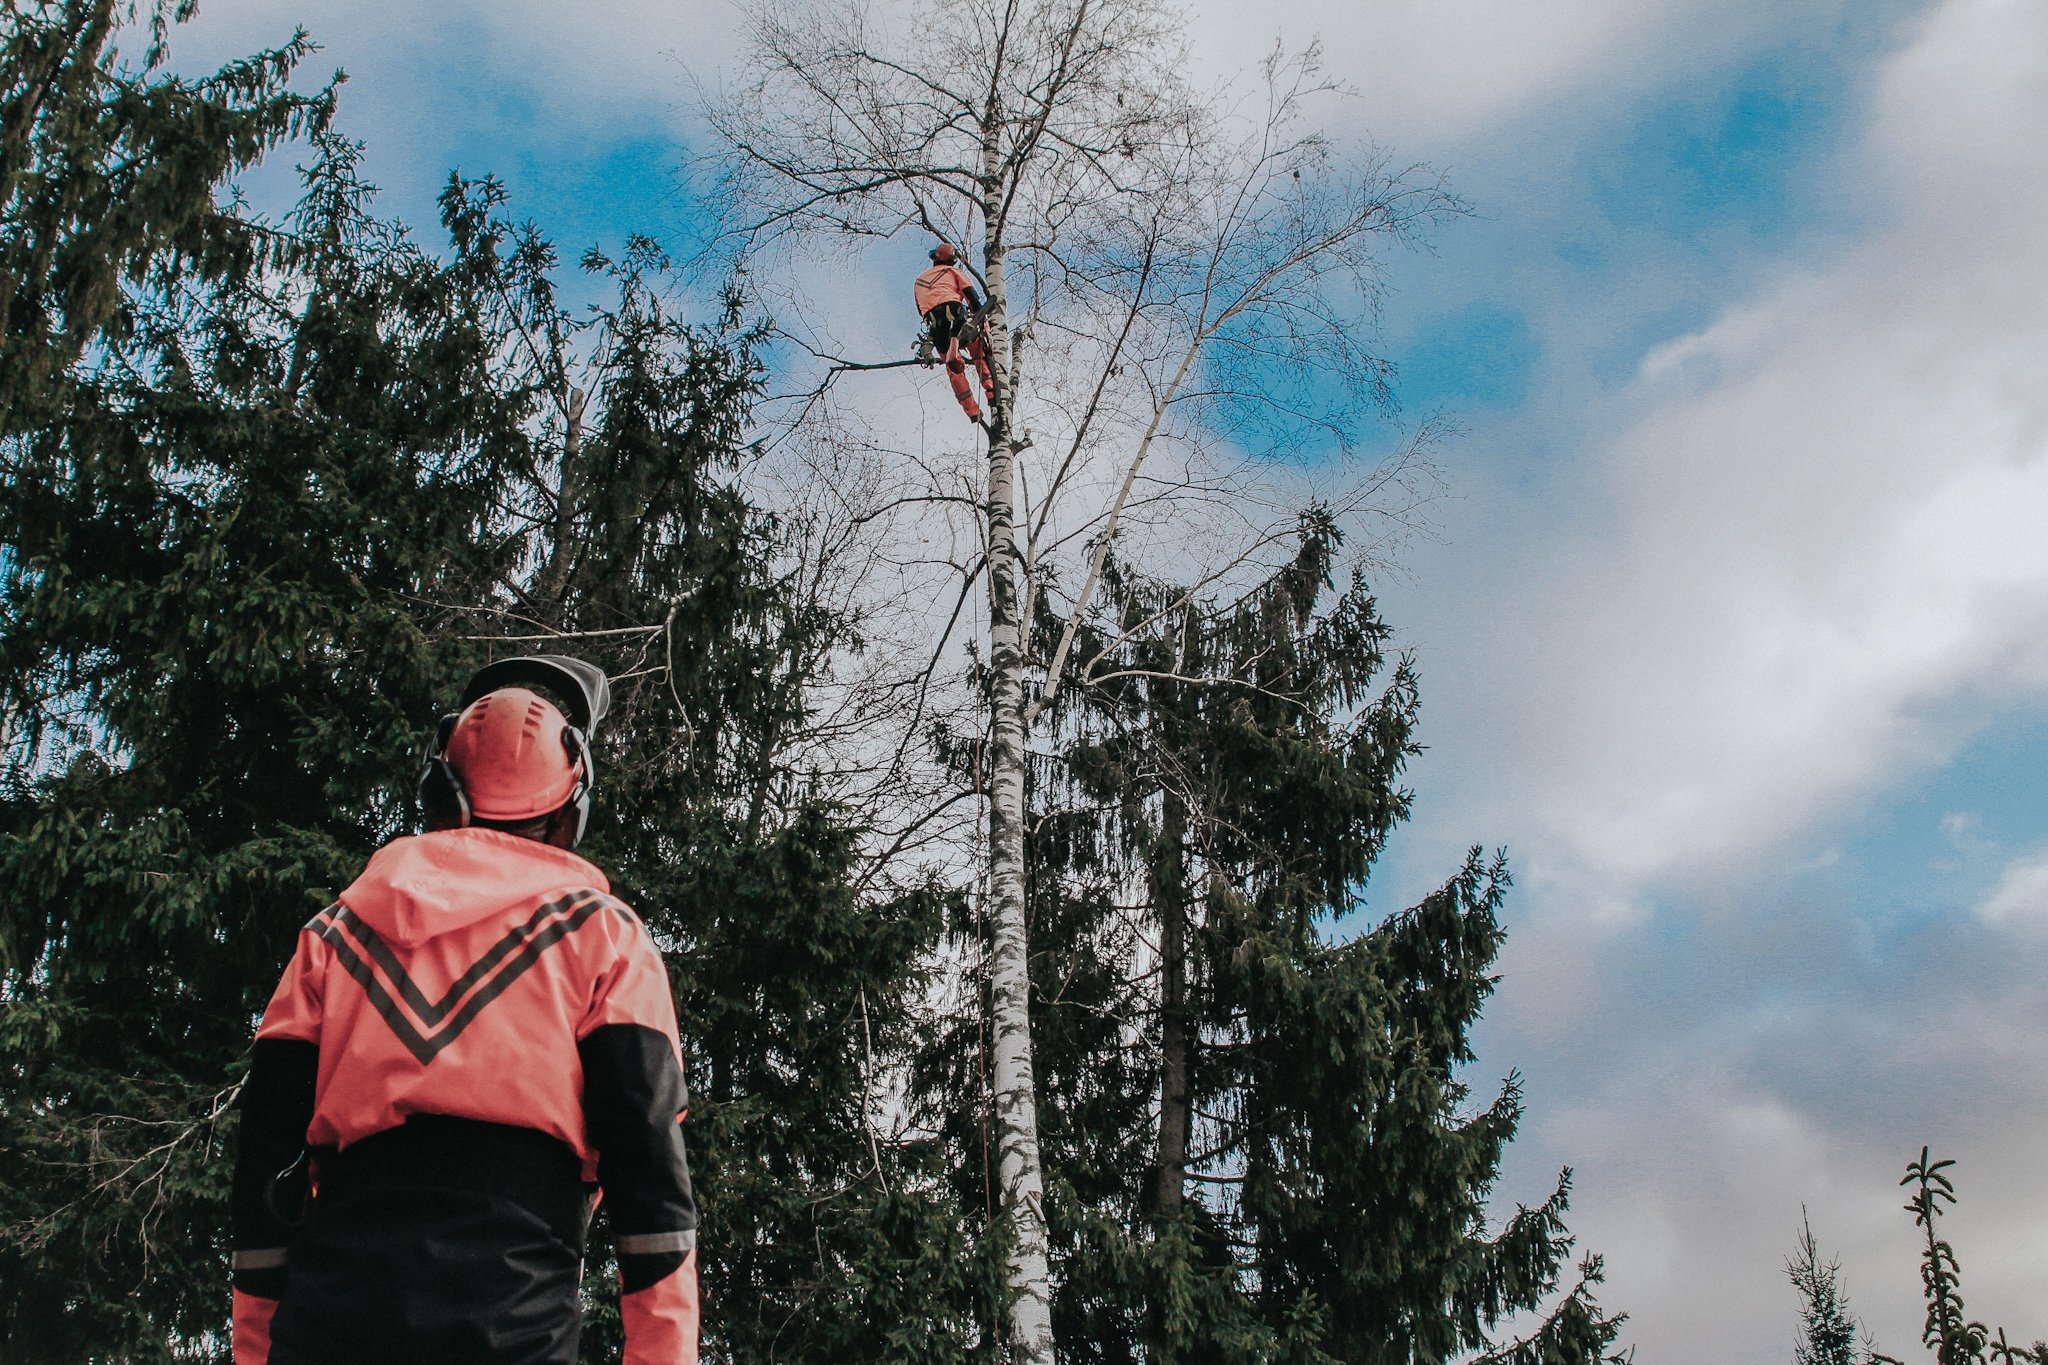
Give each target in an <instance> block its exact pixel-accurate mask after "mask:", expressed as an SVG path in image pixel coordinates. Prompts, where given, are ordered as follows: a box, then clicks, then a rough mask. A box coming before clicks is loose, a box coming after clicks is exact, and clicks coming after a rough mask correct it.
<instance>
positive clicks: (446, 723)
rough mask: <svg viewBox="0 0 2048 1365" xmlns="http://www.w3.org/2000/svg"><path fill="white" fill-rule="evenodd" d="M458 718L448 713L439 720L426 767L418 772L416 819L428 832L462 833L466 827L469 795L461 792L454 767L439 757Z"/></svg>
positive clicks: (457, 713)
mask: <svg viewBox="0 0 2048 1365" xmlns="http://www.w3.org/2000/svg"><path fill="white" fill-rule="evenodd" d="M460 715H461V713H460V712H455V711H451V712H449V713H448V714H447V715H445V716H443V717H441V723H440V725H439V726H438V727H436V728H435V731H434V747H433V748H432V749H431V750H430V751H429V752H428V754H427V763H426V766H425V767H424V768H422V769H421V770H420V782H419V788H418V791H417V795H418V797H419V803H420V818H421V820H422V821H423V822H424V823H425V825H426V827H427V828H428V829H430V830H436V829H462V828H465V827H466V826H467V825H468V824H469V819H470V814H469V793H468V792H466V791H464V790H463V789H462V778H461V777H460V776H459V775H458V774H457V773H456V771H455V765H454V764H452V763H450V762H449V761H448V760H447V759H446V758H444V757H442V755H443V754H446V753H447V752H448V740H449V738H450V736H452V735H453V734H454V733H455V722H456V720H457V719H459V717H460Z"/></svg>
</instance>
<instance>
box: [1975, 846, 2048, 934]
mask: <svg viewBox="0 0 2048 1365" xmlns="http://www.w3.org/2000/svg"><path fill="white" fill-rule="evenodd" d="M1977 913H1978V915H1980V916H1981V917H1983V918H1984V919H1986V920H1988V921H1990V922H1991V923H1993V924H1997V925H2001V926H2007V927H2016V928H2033V927H2039V926H2041V925H2043V924H2048V849H2042V850H2040V851H2037V852H2034V853H2030V854H2028V855H2026V856H2025V857H2021V858H2015V859H2013V860H2012V861H2011V862H2010V863H2007V864H2006V867H2005V871H2004V872H2003V873H2002V874H2001V875H2000V876H1999V878H1998V885H1996V886H1994V887H1992V888H1991V893H1990V894H1989V895H1987V896H1986V897H1985V898H1984V899H1983V901H1982V902H1981V903H1979V905H1978V906H1977Z"/></svg>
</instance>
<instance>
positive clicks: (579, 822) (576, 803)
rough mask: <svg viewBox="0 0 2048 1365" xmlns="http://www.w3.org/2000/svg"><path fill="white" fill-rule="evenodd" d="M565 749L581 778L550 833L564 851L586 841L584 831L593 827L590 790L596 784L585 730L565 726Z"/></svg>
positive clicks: (563, 737) (578, 778) (558, 810)
mask: <svg viewBox="0 0 2048 1365" xmlns="http://www.w3.org/2000/svg"><path fill="white" fill-rule="evenodd" d="M562 748H563V749H565V750H567V751H568V754H569V761H570V762H571V763H573V764H575V765H576V771H577V773H578V774H579V776H578V777H577V778H576V789H575V790H574V791H572V792H570V793H569V799H568V800H567V801H564V802H563V803H562V804H561V805H560V806H559V807H557V808H556V810H555V814H554V819H553V820H552V821H550V822H549V825H548V833H549V835H551V836H553V837H552V838H551V839H550V842H552V843H555V844H557V845H559V846H560V847H562V848H574V847H576V845H578V844H580V843H582V842H583V834H584V831H585V830H587V829H588V828H589V827H590V789H591V787H592V786H593V785H595V783H594V781H593V774H592V771H591V767H592V765H591V759H590V741H589V740H587V739H585V738H584V737H583V731H581V730H579V729H577V728H576V727H575V726H573V725H565V726H563V727H562ZM565 840H566V842H564V841H565Z"/></svg>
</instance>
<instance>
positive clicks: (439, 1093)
mask: <svg viewBox="0 0 2048 1365" xmlns="http://www.w3.org/2000/svg"><path fill="white" fill-rule="evenodd" d="M241 1105H242V1123H241V1127H242V1139H241V1150H240V1153H239V1156H238V1160H237V1163H236V1170H235V1186H234V1202H235V1209H234V1212H235V1253H234V1268H235V1294H234V1299H235V1316H234V1329H235V1330H234V1351H235V1360H236V1365H324V1363H325V1362H330V1361H331V1362H343V1361H347V1362H360V1361H365V1360H394V1361H395V1360H410V1359H421V1360H428V1359H431V1360H435V1361H437V1362H449V1363H450V1365H454V1363H455V1362H462V1361H477V1362H484V1361H489V1362H492V1365H526V1363H527V1362H531V1363H532V1365H555V1363H556V1362H560V1365H569V1362H573V1361H574V1360H575V1358H576V1339H577V1331H578V1328H579V1326H580V1305H579V1303H578V1300H577V1289H578V1285H579V1281H580V1278H581V1264H582V1259H583V1253H584V1241H585V1234H586V1231H587V1229H588V1225H589V1220H590V1216H591V1212H592V1210H593V1209H594V1207H595V1205H596V1203H597V1200H598V1197H599V1193H600V1191H601V1192H602V1198H603V1202H604V1206H605V1209H606V1217H607V1220H608V1222H609V1224H610V1229H611V1234H612V1242H613V1247H614V1249H615V1250H616V1252H617V1253H618V1260H619V1265H620V1272H621V1276H620V1277H621V1281H622V1285H621V1288H622V1291H623V1298H622V1300H621V1304H622V1311H623V1316H624V1319H625V1329H626V1355H625V1361H626V1365H685V1363H686V1362H694V1361H695V1360H696V1359H697V1308H698V1305H697V1262H696V1208H695V1204H694V1203H693V1201H692V1198H691V1194H690V1178H689V1171H688V1168H687V1165H686V1162H685V1160H684V1153H683V1139H682V1132H681V1128H680V1123H681V1120H682V1117H683V1113H684V1109H685V1105H686V1100H685V1095H684V1090H683V1081H682V1058H681V1050H680V1046H679V1044H678V1042H677V1036H676V1017H675V1004H674V1000H673V998H672V996H671V995H670V991H669V983H668V974H667V971H666V970H665V968H664V967H663V965H662V960H661V956H660V954H659V953H658V952H657V951H656V949H655V946H654V943H653V941H652V940H651V939H650V938H649V937H648V933H647V930H646V928H645V927H644V926H643V925H642V924H641V923H640V921H639V919H638V918H637V917H636V916H635V915H634V914H633V912H632V911H631V910H629V909H628V908H627V907H626V906H625V904H624V903H623V902H621V901H619V900H617V899H616V898H614V897H613V896H611V895H610V894H609V884H608V883H607V882H606V880H605V877H604V874H603V873H601V872H599V871H598V870H597V869H596V868H595V867H593V866H592V865H591V864H590V863H588V862H586V861H585V860H584V859H582V858H580V857H578V856H577V855H576V854H574V853H570V852H567V851H565V850H562V849H558V848H555V847H552V846H550V845H547V844H543V843H539V842H537V841H534V840H531V839H524V838H520V837H518V836H516V835H511V834H505V833H501V832H499V831H496V830H489V829H478V828H468V829H453V830H443V831H440V832H437V833H432V834H425V835H421V836H418V837H416V838H405V839H398V840H395V841H393V842H392V843H390V844H388V845H386V846H385V847H384V848H382V849H380V850H378V852H377V854H376V855H375V856H374V857H373V858H371V860H370V865H369V867H368V868H367V869H366V870H365V871H364V873H363V875H362V876H361V877H360V878H358V879H357V881H356V882H355V883H354V884H353V885H352V886H350V887H349V888H348V889H347V890H346V891H344V892H342V894H341V898H340V900H339V901H337V902H336V903H335V904H334V905H331V906H329V907H328V908H327V909H325V910H323V911H321V912H320V913H319V914H318V915H316V916H314V917H313V920H312V922H311V923H309V924H307V925H306V927H305V928H304V929H303V930H302V931H301V932H300V934H299V941H298V948H297V951H296V952H295V953H294V955H293V957H292V960H291V963H290V965H289V966H288V967H287V968H286V969H285V973H284V979H283V980H282V981H280V982H279V983H278V987H277V991H276V993H275V994H274V995H273V996H272V997H271V1000H270V1006H269V1008H268V1009H267V1010H266V1011H265V1012H264V1016H263V1022H262V1025H261V1026H260V1027H259V1028H258V1030H257V1033H256V1045H255V1053H254V1061H253V1063H252V1066H251V1070H250V1074H249V1078H248V1081H247V1082H246V1084H245V1085H244V1088H243V1094H242V1100H241Z"/></svg>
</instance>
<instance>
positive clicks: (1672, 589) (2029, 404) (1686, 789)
mask: <svg viewBox="0 0 2048 1365" xmlns="http://www.w3.org/2000/svg"><path fill="white" fill-rule="evenodd" d="M1980 60H1981V61H1982V62H1983V64H1984V66H1985V69H1987V70H1988V71H1989V72H1991V75H1990V76H1989V77H1987V79H1986V80H1985V81H1984V82H1982V83H1981V84H1972V83H1971V82H1970V81H1969V80H1968V79H1967V78H1966V75H1965V73H1967V72H1971V71H1975V70H1976V69H1978V63H1979V62H1980ZM1876 104H1877V116H1876V119H1875V125H1874V132H1873V133H1872V134H1871V136H1870V138H1869V140H1868V142H1867V144H1866V145H1865V146H1864V147H1863V148H1862V149H1860V151H1859V152H1858V154H1857V155H1856V157H1855V158H1854V159H1853V162H1852V169H1853V173H1854V175H1855V176H1856V177H1858V178H1859V183H1863V184H1868V185H1870V186H1871V187H1872V189H1873V191H1874V192H1875V193H1876V194H1877V195H1879V197H1881V198H1882V199H1883V200H1885V201H1886V202H1888V203H1890V204H1892V205H1893V206H1894V209H1895V212H1894V214H1893V215H1892V218H1891V222H1890V224H1889V226H1888V227H1887V228H1886V229H1885V230H1884V231H1882V232H1881V233H1880V234H1879V235H1877V236H1876V237H1874V238H1872V239H1871V240H1868V241H1866V242H1864V243H1862V244H1860V245H1856V246H1853V247H1846V248H1839V249H1837V250H1836V251H1835V252H1834V253H1833V254H1832V255H1831V256H1830V257H1829V258H1827V259H1824V260H1821V261H1818V262H1813V263H1809V264H1807V265H1806V266H1805V268H1803V269H1801V270H1798V271H1796V272H1793V271H1788V272H1786V273H1785V274H1783V275H1782V277H1780V278H1778V279H1776V280H1775V281H1772V282H1770V283H1769V284H1768V285H1766V286H1765V287H1763V288H1761V289H1760V290H1759V291H1758V292H1757V294H1756V296H1755V297H1753V298H1751V299H1749V300H1747V301H1745V302H1743V303H1741V304H1739V305H1737V306H1733V307H1730V308H1729V309H1727V310H1726V311H1725V312H1724V313H1723V315H1722V316H1721V317H1720V318H1718V319H1717V320H1715V321H1714V322H1713V323H1711V324H1710V325H1708V326H1706V327H1704V328H1702V329H1701V330H1700V331H1699V332H1697V333H1695V334H1693V335H1690V336H1687V337H1683V338H1679V339H1677V340H1675V341H1673V342H1671V343H1668V344H1666V345H1664V346H1661V347H1658V348H1655V349H1653V350H1652V351H1651V352H1649V354H1648V355H1647V356H1646V357H1645V358H1644V361H1643V364H1642V366H1641V372H1640V376H1639V378H1638V379H1637V381H1636V383H1635V384H1634V385H1633V389H1632V395H1633V401H1635V402H1636V403H1637V404H1639V405H1640V408H1641V415H1640V416H1639V417H1638V418H1637V419H1636V420H1635V421H1634V422H1633V424H1632V425H1630V426H1629V427H1628V429H1627V430H1626V431H1625V432H1624V433H1623V434H1622V435H1621V436H1620V437H1619V438H1618V439H1617V440H1616V441H1614V442H1613V444H1612V445H1611V446H1610V447H1609V448H1608V449H1606V451H1605V452H1604V453H1603V454H1602V455H1601V456H1600V458H1599V459H1598V460H1597V461H1596V462H1594V464H1593V470H1594V480H1595V482H1594V486H1593V496H1592V498H1591V499H1590V500H1589V503H1588V504H1587V505H1586V506H1585V507H1583V508H1577V509H1574V508H1569V507H1552V508H1548V509H1541V510H1542V511H1545V512H1548V513H1550V514H1552V515H1554V516H1556V517H1557V518H1558V519H1559V522H1558V524H1556V525H1554V526H1551V527H1547V528H1545V530H1544V532H1543V533H1542V534H1543V539H1542V540H1541V542H1540V543H1538V544H1537V545H1536V548H1535V549H1533V550H1531V551H1530V552H1529V553H1530V555H1531V560H1532V562H1529V563H1524V564H1521V565H1517V566H1514V567H1512V568H1507V569H1503V570H1502V572H1501V577H1500V582H1499V583H1498V584H1497V585H1496V587H1497V590H1498V592H1499V594H1500V596H1499V606H1498V611H1499V613H1500V616H1501V618H1502V619H1500V620H1499V622H1498V624H1499V628H1500V629H1501V630H1502V631H1503V632H1504V638H1505V639H1506V641H1507V647H1508V649H1509V650H1510V651H1511V652H1512V653H1513V655H1514V657H1515V658H1516V659H1517V668H1516V670H1515V671H1514V672H1513V674H1512V676H1511V678H1509V679H1507V682H1508V683H1509V684H1511V686H1512V690H1509V687H1508V686H1506V685H1504V686H1501V687H1499V688H1498V689H1497V690H1494V691H1491V692H1489V693H1488V694H1487V695H1486V698H1485V699H1484V701H1482V702H1481V703H1480V706H1481V709H1490V710H1491V711H1492V714H1493V716H1494V721H1495V723H1496V724H1498V725H1500V726H1501V727H1502V728H1503V730H1505V731H1510V732H1514V733H1517V734H1521V735H1525V736H1531V738H1523V739H1519V740H1516V741H1514V742H1512V743H1505V742H1504V744H1503V748H1504V750H1505V751H1506V752H1508V753H1509V754H1510V755H1511V758H1510V763H1511V765H1512V767H1511V780H1510V781H1509V782H1508V783H1506V784H1504V785H1503V786H1501V787H1500V788H1499V789H1498V790H1497V793H1496V795H1495V796H1494V798H1493V802H1492V809H1493V814H1494V823H1495V827H1496V828H1502V827H1504V828H1508V829H1518V830H1524V831H1528V830H1530V829H1531V821H1532V820H1533V822H1534V824H1535V826H1536V828H1535V831H1534V832H1535V833H1536V834H1537V836H1538V837H1537V840H1536V845H1535V850H1534V851H1535V854H1536V861H1537V863H1538V864H1539V866H1544V867H1547V868H1548V869H1549V870H1551V871H1553V872H1558V873H1559V875H1567V873H1568V871H1569V869H1571V868H1574V867H1575V868H1576V869H1577V870H1578V871H1579V872H1580V873H1583V874H1584V875H1585V876H1586V877H1588V878H1589V879H1591V880H1593V881H1595V882H1597V883H1599V884H1601V885H1602V886H1603V887H1605V888H1606V890H1607V891H1608V892H1609V894H1612V893H1613V892H1614V891H1615V890H1616V888H1617V887H1618V886H1619V887H1626V886H1629V885H1640V884H1643V883H1644V882H1646V881H1648V880H1649V879H1652V878H1654V877H1656V876H1658V875H1660V874H1664V873H1670V872H1675V871H1686V870H1692V869H1697V868H1701V867H1703V866H1706V865H1708V864H1709V863H1710V862H1712V861H1713V860H1717V859H1723V858H1726V857H1730V856H1744V855H1747V854H1751V853H1754V852H1756V851H1758V850H1761V849H1764V848H1767V847H1770V846H1772V845H1774V844H1776V843H1778V842H1779V841H1781V840H1783V839H1784V838H1786V837H1787V836H1790V835H1794V834H1797V833H1799V832H1801V831H1802V830H1805V829H1808V828H1810V827H1811V826H1812V824H1813V822H1814V821H1815V820H1816V819H1817V818H1819V817H1821V816H1823V815H1825V814H1828V813H1831V812H1834V811H1837V810H1840V809H1842V808H1843V807H1844V806H1845V805H1846V804H1848V803H1852V802H1854V801H1856V800H1859V799H1863V798H1866V797H1868V796H1869V795H1870V794H1871V793H1872V792H1873V791H1874V790H1876V789H1878V788H1879V787H1881V786H1882V785H1883V784H1884V783H1886V782H1888V781H1890V780H1893V779H1895V778H1897V777H1898V776H1900V775H1901V774H1902V773H1905V772H1909V771H1912V770H1913V769H1915V768H1916V767H1919V766H1922V765H1925V764H1927V763H1929V762H1933V761H1936V760H1938V759H1940V758H1941V757H1942V756H1943V755H1945V754H1946V753H1947V752H1948V751H1949V750H1950V749H1951V748H1952V747H1953V746H1954V745H1955V744H1956V743H1957V742H1958V741H1959V739H1960V738H1961V737H1962V736H1963V735H1965V734H1966V733H1967V732H1968V731H1969V729H1970V728H1971V726H1972V725H1974V724H1977V723H1980V722H1979V721H1978V719H1977V717H1978V715H1979V714H1982V713H1983V712H1984V710H1985V706H1984V703H1983V699H1984V698H1987V697H1988V698H1993V699H2003V700H2009V699H2010V698H2011V697H2012V695H2013V694H2014V693H2015V691H2023V692H2024V691H2028V690H2032V689H2039V688H2040V687H2041V684H2042V681H2043V670H2042V668H2041V665H2040V660H2041V657H2042V648H2041V645H2040V643H2039V642H2040V641H2041V639H2042V638H2043V636H2044V635H2048V536H2044V535H2043V534H2042V533H2041V528H2042V527H2043V526H2044V525H2048V388H2044V386H2043V385H2042V384H2041V382H2040V376H2041V375H2042V374H2043V373H2048V253H2043V252H2042V251H2041V250H2040V249H2039V241H2038V224H2039V223H2040V222H2041V221H2043V219H2044V218H2048V143H2043V142H2042V140H2041V139H2040V138H2039V137H2038V136H2037V134H2036V133H2035V131H2034V130H2036V129H2038V128H2041V127H2044V126H2048V10H2043V9H2042V8H2041V7H2039V6H2035V5H2028V4H2016V3H1998V2H1997V0H1957V2H1956V3H1951V4H1949V5H1947V6H1945V7H1943V8H1941V9H1940V10H1938V11H1937V12H1935V13H1934V14H1932V15H1931V16H1930V17H1929V18H1928V20H1927V22H1926V24H1925V27H1924V29H1923V31H1922V32H1921V33H1920V34H1919V35H1918V38H1917V40H1916V41H1915V42H1914V43H1912V44H1911V45H1910V46H1909V47H1908V48H1907V49H1906V50H1905V51H1903V52H1902V53H1901V54H1900V55H1899V56H1898V57H1897V58H1896V60H1894V61H1893V62H1892V63H1891V64H1890V65H1889V67H1888V69H1887V70H1886V71H1885V72H1884V73H1883V78H1882V80H1881V82H1880V83H1879V86H1878V98H1877V102H1876ZM1930 168H1933V169H1930ZM1930 176H1933V177H1934V179H1933V180H1932V181H1931V183H1932V185H1933V191H1932V193H1929V192H1928V191H1927V190H1926V189H1924V188H1923V186H1924V185H1925V184H1927V183H1930V182H1929V181H1928V180H1927V179H1926V178H1927V177H1930ZM1523 510H1524V511H1527V510H1528V509H1523ZM1521 837H1522V836H1518V842H1519V841H1520V839H1521ZM1560 869H1564V870H1563V871H1560Z"/></svg>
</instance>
